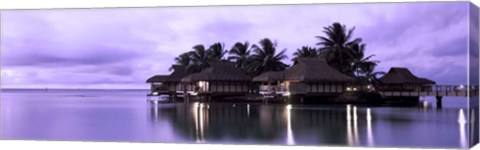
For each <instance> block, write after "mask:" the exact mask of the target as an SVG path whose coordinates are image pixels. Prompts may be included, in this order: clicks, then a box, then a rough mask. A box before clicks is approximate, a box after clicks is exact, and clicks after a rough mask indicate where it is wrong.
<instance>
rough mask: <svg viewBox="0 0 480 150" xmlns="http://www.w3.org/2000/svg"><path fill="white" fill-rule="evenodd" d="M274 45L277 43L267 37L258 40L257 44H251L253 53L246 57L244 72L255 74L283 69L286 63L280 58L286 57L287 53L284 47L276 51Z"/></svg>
mask: <svg viewBox="0 0 480 150" xmlns="http://www.w3.org/2000/svg"><path fill="white" fill-rule="evenodd" d="M276 47H277V44H276V43H273V42H272V41H271V40H270V39H268V38H265V39H262V40H260V42H259V45H253V46H252V50H253V52H254V54H252V55H251V56H250V57H249V58H248V59H247V62H246V66H245V70H246V72H247V73H248V74H250V75H252V76H256V75H259V74H260V73H263V72H267V71H282V70H285V69H286V68H287V67H288V65H286V64H285V63H283V62H282V60H283V59H286V58H287V55H285V51H286V49H284V50H282V51H280V52H279V53H277V49H276Z"/></svg>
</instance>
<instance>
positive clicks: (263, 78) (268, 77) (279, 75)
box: [253, 71, 285, 82]
mask: <svg viewBox="0 0 480 150" xmlns="http://www.w3.org/2000/svg"><path fill="white" fill-rule="evenodd" d="M283 80H285V74H284V72H275V71H269V72H265V73H262V74H260V75H258V76H256V77H254V78H253V81H254V82H270V81H283Z"/></svg>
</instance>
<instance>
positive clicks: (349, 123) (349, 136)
mask: <svg viewBox="0 0 480 150" xmlns="http://www.w3.org/2000/svg"><path fill="white" fill-rule="evenodd" d="M350 114H351V109H350V105H347V140H348V145H349V146H353V145H354V141H353V132H352V119H351V118H352V117H351V116H350Z"/></svg>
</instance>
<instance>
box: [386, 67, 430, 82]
mask: <svg viewBox="0 0 480 150" xmlns="http://www.w3.org/2000/svg"><path fill="white" fill-rule="evenodd" d="M379 80H380V82H381V83H383V84H435V82H434V81H432V80H429V79H425V78H419V77H417V76H415V75H413V74H412V72H410V70H408V69H407V68H399V67H392V68H390V70H389V71H388V73H387V74H385V75H384V76H383V77H381V78H380V79H379Z"/></svg>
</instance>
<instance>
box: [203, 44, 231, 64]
mask: <svg viewBox="0 0 480 150" xmlns="http://www.w3.org/2000/svg"><path fill="white" fill-rule="evenodd" d="M224 47H225V45H224V44H223V43H220V42H218V43H215V44H213V45H211V46H210V48H208V50H207V54H208V57H209V59H210V60H214V61H220V60H222V59H223V56H224V55H225V54H226V53H227V51H226V50H225V49H224Z"/></svg>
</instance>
